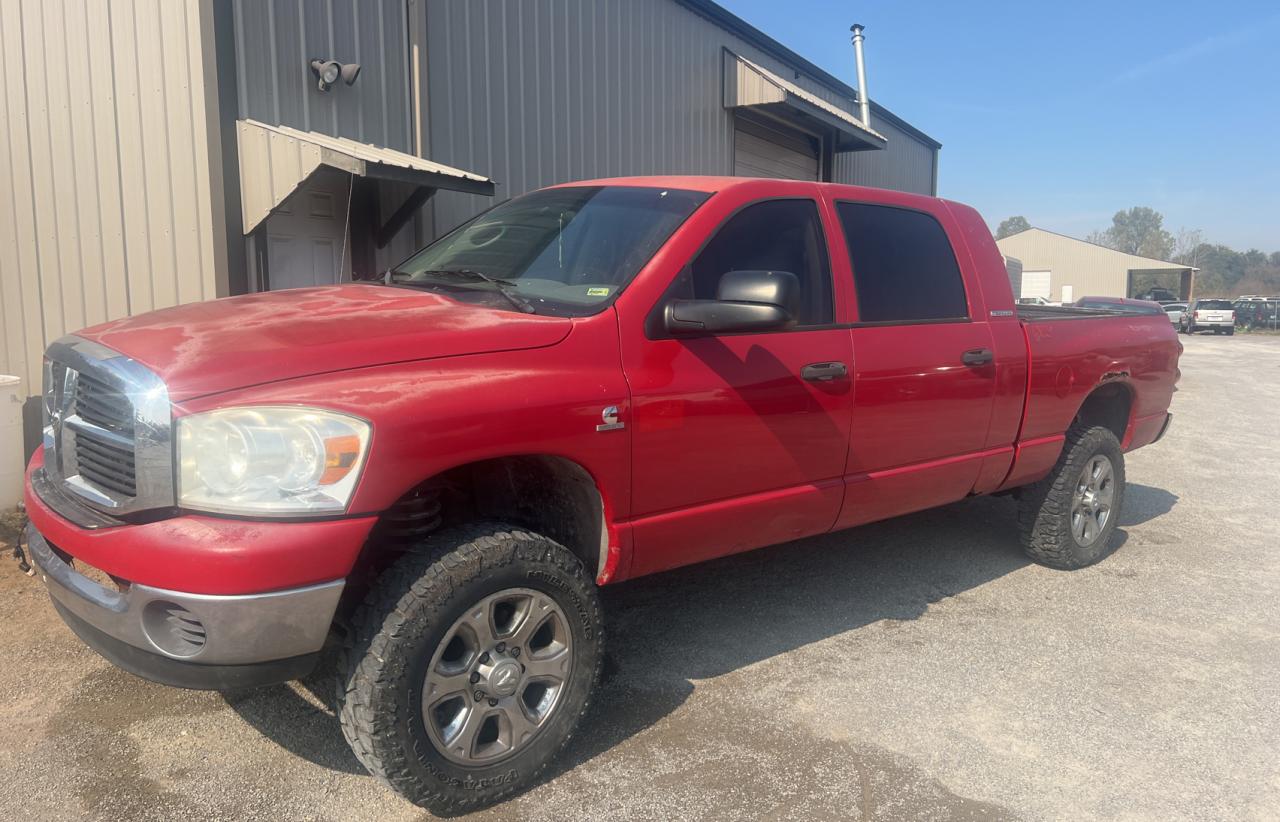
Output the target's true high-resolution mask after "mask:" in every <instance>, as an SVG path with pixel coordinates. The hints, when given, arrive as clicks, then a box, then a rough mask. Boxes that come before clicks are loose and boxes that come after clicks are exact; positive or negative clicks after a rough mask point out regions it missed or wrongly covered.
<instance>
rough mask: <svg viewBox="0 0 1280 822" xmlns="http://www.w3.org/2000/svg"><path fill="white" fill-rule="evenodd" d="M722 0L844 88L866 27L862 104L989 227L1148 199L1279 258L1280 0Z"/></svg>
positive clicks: (1087, 226)
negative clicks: (929, 155)
mask: <svg viewBox="0 0 1280 822" xmlns="http://www.w3.org/2000/svg"><path fill="white" fill-rule="evenodd" d="M720 2H721V3H722V4H723V5H724V6H725V7H726V8H728V9H729V10H731V11H733V12H734V13H735V14H737V15H739V16H740V17H742V18H744V19H745V20H747V21H748V22H750V23H751V24H752V25H754V26H756V27H757V28H759V29H762V30H763V31H765V32H766V33H768V34H770V35H771V36H773V37H774V38H775V39H777V40H780V41H781V42H783V43H784V44H786V45H787V46H789V47H791V48H792V49H794V50H795V51H797V52H799V53H800V54H802V55H804V56H805V57H807V58H808V59H809V60H811V61H813V62H814V63H817V64H818V65H819V66H822V67H823V68H825V69H826V70H827V71H830V72H831V73H833V74H835V75H837V76H838V77H840V78H842V79H844V80H846V81H847V82H849V83H850V84H851V85H856V83H854V81H853V78H854V67H853V50H852V47H851V46H850V45H849V25H850V23H853V22H860V23H862V24H863V25H865V26H866V27H867V41H866V49H867V84H868V85H869V86H870V88H871V96H872V98H873V99H875V100H876V101H877V102H879V103H881V104H883V105H884V106H886V107H887V108H889V109H890V110H891V111H893V112H894V113H895V114H897V115H899V116H900V117H902V118H904V119H906V120H907V121H908V122H910V123H912V124H913V125H915V126H917V127H918V128H920V129H921V130H923V131H924V132H926V133H927V134H930V135H932V136H933V137H935V138H936V139H937V140H939V141H940V142H941V143H942V144H943V148H942V160H941V164H940V173H939V180H938V188H939V194H940V195H941V196H944V197H948V198H951V199H956V200H960V201H962V202H967V203H970V204H971V205H973V206H975V207H977V208H978V209H979V210H980V211H981V212H982V214H983V216H985V217H986V218H987V221H988V222H990V223H991V224H992V225H995V224H996V223H997V222H999V221H1000V220H1001V219H1003V218H1005V217H1008V216H1010V215H1012V214H1023V215H1025V216H1026V217H1027V219H1028V220H1030V221H1031V224H1032V225H1036V226H1040V227H1043V228H1047V229H1050V230H1053V231H1060V232H1062V233H1064V234H1071V235H1074V236H1078V237H1083V236H1084V235H1085V234H1087V233H1088V232H1089V231H1091V230H1093V229H1099V228H1105V227H1106V226H1108V225H1110V223H1111V215H1112V214H1114V213H1115V212H1116V211H1118V210H1120V209H1122V208H1128V207H1130V206H1135V205H1145V206H1150V207H1152V208H1154V209H1156V210H1157V211H1159V212H1161V213H1162V214H1164V216H1165V227H1166V228H1167V229H1169V230H1171V231H1175V232H1176V231H1177V230H1178V229H1179V228H1181V227H1187V228H1199V229H1202V230H1203V231H1204V233H1205V236H1206V239H1208V240H1209V241H1210V242H1221V243H1225V244H1227V245H1230V246H1233V247H1236V248H1238V249H1240V250H1244V249H1247V248H1250V247H1256V248H1261V249H1262V250H1264V251H1267V252H1271V251H1277V250H1280V2H1275V0H1271V2H1263V1H1262V0H1253V2H1231V0H1226V2H1222V1H1221V0H1220V1H1219V2H1213V3H1204V4H1193V3H1189V2H1185V1H1184V0H1167V2H1155V0H1111V1H1110V2H1093V0H1087V1H1086V2H1072V3H1065V2H1064V3H1056V2H1054V3H1050V2H1037V1H1036V0H1024V1H1023V2H1017V3H1014V2H974V3H964V2H942V1H941V0H934V2H907V1H906V0H875V2H848V0H844V2H837V1H836V0H787V1H785V2H784V1H780V0H720ZM873 125H874V123H873Z"/></svg>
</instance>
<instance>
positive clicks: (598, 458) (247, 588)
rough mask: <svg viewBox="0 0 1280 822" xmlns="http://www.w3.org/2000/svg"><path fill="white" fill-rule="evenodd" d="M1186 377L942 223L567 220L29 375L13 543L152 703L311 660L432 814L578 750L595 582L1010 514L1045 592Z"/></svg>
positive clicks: (1146, 321)
mask: <svg viewBox="0 0 1280 822" xmlns="http://www.w3.org/2000/svg"><path fill="white" fill-rule="evenodd" d="M1181 350H1182V349H1181V345H1180V344H1179V343H1178V341H1177V339H1176V337H1175V335H1174V332H1173V329H1172V327H1171V326H1170V324H1169V321H1168V320H1167V319H1166V318H1165V317H1164V316H1163V315H1155V314H1152V315H1150V316H1147V315H1141V314H1133V313H1121V312H1115V311H1108V310H1105V309H1104V310H1088V309H1081V308H1038V307H1030V306H1015V305H1014V300H1013V295H1012V293H1011V290H1010V287H1009V281H1008V279H1007V277H1006V272H1005V266H1004V263H1003V260H1002V258H1001V256H1000V253H999V252H998V251H997V249H996V245H995V243H994V242H993V241H992V238H991V234H990V233H989V232H988V230H987V227H986V225H985V224H984V223H983V221H982V219H981V218H980V217H979V215H978V214H977V213H976V212H975V211H974V210H973V209H971V208H968V207H966V206H963V205H959V204H957V203H953V202H949V201H946V200H940V199H934V198H929V197H921V196H915V195H909V194H902V193H897V192H890V191H880V190H875V189H868V188H857V187H851V186H841V185H831V184H818V183H807V182H791V181H781V180H747V179H741V178H705V177H665V178H636V179H615V180H601V181H593V182H584V183H574V184H571V185H565V186H558V187H554V188H549V189H544V190H541V191H537V192H534V193H531V194H528V195H526V196H523V197H518V198H516V199H513V200H510V201H508V202H505V203H503V204H501V205H498V206H496V207H495V208H493V209H491V210H489V211H487V212H485V213H483V214H481V215H479V216H477V217H475V218H474V219H473V220H471V221H470V222H468V223H465V224H464V225H462V226H460V227H459V228H457V229H456V230H454V231H453V232H452V233H450V234H448V235H446V236H445V237H443V238H441V239H439V240H437V241H436V242H435V243H433V244H432V245H430V246H427V247H426V248H424V249H423V250H422V251H420V252H418V253H417V254H415V255H414V256H412V257H411V258H409V259H408V260H405V261H404V262H403V263H401V264H400V265H399V266H397V267H396V269H394V270H392V271H388V272H387V274H386V276H385V278H384V279H383V281H382V282H377V283H355V284H349V285H342V286H335V287H327V288H312V289H301V290H294V291H282V292H275V293H264V294H255V295H249V296H243V297H233V298H230V299H222V300H215V301H212V302H205V303H199V304H193V305H185V306H181V307H178V308H172V309H167V310H164V311H157V312H154V313H150V314H146V315H143V316H137V317H133V318H130V319H124V320H120V321H117V322H111V323H107V324H105V325H99V326H96V327H93V328H89V329H85V330H84V331H81V332H79V333H78V334H76V335H73V336H70V337H65V338H63V339H61V340H59V341H58V342H55V343H54V344H53V345H52V346H50V348H49V350H48V353H47V358H46V365H45V388H44V391H45V414H46V424H47V427H46V430H45V442H44V447H43V448H42V449H41V450H40V451H39V452H38V453H37V454H36V455H35V456H34V457H33V459H32V460H31V463H30V466H29V468H28V485H27V493H26V504H27V509H28V511H29V515H30V521H31V527H30V528H29V530H28V534H27V536H28V538H29V548H30V551H31V553H32V555H33V558H34V560H35V562H36V563H37V564H38V566H39V568H40V569H41V571H42V572H43V575H44V578H45V580H46V581H47V585H48V588H49V591H50V594H51V595H52V599H53V603H54V606H55V607H56V608H57V610H58V612H59V614H61V616H62V617H63V618H64V619H65V620H66V622H67V623H68V624H69V625H70V626H71V628H72V629H73V630H74V631H75V632H76V633H77V634H78V635H79V636H80V637H81V638H82V639H83V640H84V641H85V642H87V643H88V644H89V645H91V646H92V647H94V648H95V649H97V650H98V651H99V652H100V653H101V654H102V655H104V656H105V657H107V658H108V659H110V660H111V661H112V662H114V663H116V664H117V665H119V666H121V667H123V668H125V669H127V670H129V671H132V672H134V673H137V674H140V675H141V676H144V677H148V678H150V679H154V680H157V681H159V682H164V683H169V684H173V685H178V686H183V687H193V688H233V687H240V686H245V685H252V684H259V683H264V682H271V681H280V680H284V679H289V678H293V677H298V676H300V675H303V674H305V673H307V672H308V671H309V670H310V669H311V668H312V667H313V666H314V664H315V662H316V659H317V656H318V654H319V653H320V651H321V649H322V646H324V645H325V643H326V639H327V638H330V637H336V638H337V640H338V643H337V644H338V645H339V646H340V647H341V652H342V655H343V659H344V661H343V662H342V669H341V684H340V689H339V692H340V701H341V710H340V717H341V724H342V727H343V730H344V732H345V734H346V736H347V739H348V740H349V742H350V743H351V745H352V747H353V749H354V750H355V753H356V755H357V756H358V757H359V759H360V761H361V762H363V763H364V765H365V766H367V767H368V769H369V770H370V771H371V772H373V773H374V774H375V775H377V776H379V777H380V778H382V779H383V780H384V781H386V782H387V783H388V784H390V785H391V786H392V787H393V788H395V789H396V790H398V791H400V792H401V793H402V794H403V795H405V796H406V797H408V798H409V799H411V800H412V801H414V802H417V803H419V804H422V805H424V806H426V807H429V808H432V809H434V810H437V811H451V812H457V811H459V810H465V809H467V808H470V807H474V806H477V805H480V804H484V803H489V802H493V801H496V800H498V799H501V798H503V797H505V796H507V795H510V794H511V793H512V792H514V791H516V790H519V789H520V788H522V787H524V786H527V785H529V784H530V783H531V781H532V780H534V779H535V778H536V776H537V775H538V773H539V772H540V771H541V770H542V769H543V768H544V767H545V766H546V765H547V763H548V761H549V760H550V759H551V758H552V757H553V756H554V755H555V754H556V753H557V752H558V751H559V750H560V749H561V748H562V747H563V745H564V744H565V742H566V740H567V739H568V738H569V736H570V734H571V733H572V732H573V730H574V728H575V726H576V725H577V723H578V721H579V719H580V717H581V715H582V714H583V711H584V710H585V707H586V705H587V701H588V698H589V696H590V694H591V692H592V689H593V687H594V685H595V682H596V679H597V676H598V673H599V671H600V666H601V659H602V652H603V649H604V642H605V634H604V633H603V630H602V628H603V626H602V624H601V610H600V604H599V599H598V595H597V590H596V589H597V586H599V585H604V584H606V583H612V582H617V581H620V580H625V579H630V578H633V577H638V576H641V575H644V574H652V573H655V572H658V571H663V570H666V569H669V568H675V567H677V566H681V565H686V564H689V563H694V562H700V561H702V560H707V559H711V558H713V557H720V556H724V555H727V554H732V553H735V552H738V551H747V550H750V549H753V548H757V547H760V546H763V545H769V544H772V543H779V542H784V541H787V540H793V539H796V538H799V537H805V536H809V535H812V534H821V533H824V532H828V531H832V530H834V529H841V528H848V527H850V526H854V525H859V524H861V523H865V522H870V521H872V520H878V519H883V518H886V517H893V516H897V515H899V514H905V513H908V512H911V511H918V510H921V509H924V508H928V507H930V506H936V505H943V504H946V503H950V502H954V501H956V500H960V499H963V498H964V497H967V496H971V495H975V494H994V493H1001V492H1012V493H1015V494H1016V495H1017V496H1018V498H1019V500H1020V515H1019V521H1018V526H1017V527H1018V531H1019V534H1020V538H1021V542H1022V546H1023V548H1024V549H1025V550H1026V551H1027V552H1028V553H1029V554H1030V555H1031V556H1032V557H1033V558H1034V559H1036V560H1038V561H1040V562H1043V563H1045V564H1047V565H1051V566H1054V567H1059V568H1078V567H1081V566H1085V565H1089V564H1090V563H1093V562H1097V561H1098V560H1099V559H1101V558H1102V557H1104V556H1105V555H1106V553H1107V551H1108V546H1109V540H1110V537H1111V535H1112V533H1113V532H1114V530H1115V527H1116V520H1117V517H1118V516H1119V512H1120V510H1121V506H1122V503H1123V500H1124V488H1125V485H1124V483H1125V475H1124V458H1123V454H1124V452H1125V451H1128V450H1131V449H1134V448H1138V447H1141V446H1143V445H1147V444H1149V443H1152V442H1155V441H1156V440H1157V439H1159V438H1160V437H1161V436H1162V435H1163V434H1164V432H1165V430H1166V428H1167V427H1168V424H1169V419H1170V416H1169V414H1168V407H1169V403H1170V399H1171V397H1172V394H1173V391H1174V385H1175V383H1176V382H1177V378H1178V367H1177V366H1178V357H1179V354H1180V352H1181ZM1011 525H1012V523H1011ZM93 569H96V572H95V571H94V570H93Z"/></svg>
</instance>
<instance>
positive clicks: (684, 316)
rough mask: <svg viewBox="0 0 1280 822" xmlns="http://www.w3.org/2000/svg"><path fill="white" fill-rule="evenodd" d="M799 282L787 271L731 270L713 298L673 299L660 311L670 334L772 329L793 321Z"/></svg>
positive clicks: (722, 332) (681, 334)
mask: <svg viewBox="0 0 1280 822" xmlns="http://www.w3.org/2000/svg"><path fill="white" fill-rule="evenodd" d="M799 307H800V281H799V279H797V277H796V275H794V274H792V273H791V272H789V271H730V272H729V273H727V274H725V275H724V276H723V277H721V278H720V285H719V287H718V288H717V289H716V299H714V300H673V301H671V302H670V303H668V304H667V307H666V310H665V311H664V312H663V324H664V325H665V327H666V330H667V332H668V333H669V334H672V335H679V336H691V335H699V334H727V333H742V332H749V331H774V330H778V329H783V328H790V327H791V326H793V325H795V324H796V316H797V315H798V314H799Z"/></svg>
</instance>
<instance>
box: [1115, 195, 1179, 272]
mask: <svg viewBox="0 0 1280 822" xmlns="http://www.w3.org/2000/svg"><path fill="white" fill-rule="evenodd" d="M1106 238H1107V242H1106V243H1105V245H1107V246H1108V247H1110V248H1114V249H1115V250H1117V251H1124V252H1126V253H1128V254H1137V255H1139V256H1142V257H1154V258H1155V259H1157V260H1167V259H1169V257H1171V256H1172V255H1173V235H1172V234H1170V233H1169V232H1168V231H1165V230H1164V217H1163V216H1162V215H1161V214H1160V212H1158V211H1156V210H1155V209H1153V208H1147V207H1146V206H1134V207H1133V208H1131V209H1129V210H1128V211H1117V212H1116V215H1115V216H1114V217H1112V218H1111V228H1108V229H1107V231H1106Z"/></svg>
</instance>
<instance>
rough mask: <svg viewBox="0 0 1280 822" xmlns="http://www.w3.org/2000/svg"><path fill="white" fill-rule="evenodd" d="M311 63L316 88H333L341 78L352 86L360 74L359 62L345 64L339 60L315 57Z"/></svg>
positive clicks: (322, 89) (326, 89) (324, 89)
mask: <svg viewBox="0 0 1280 822" xmlns="http://www.w3.org/2000/svg"><path fill="white" fill-rule="evenodd" d="M309 65H310V66H311V73H312V74H314V75H315V76H316V88H318V89H320V90H321V91H328V90H329V89H331V88H333V86H334V84H335V83H337V82H338V81H339V80H341V81H342V82H344V83H346V84H347V85H349V86H350V85H352V84H354V83H355V81H356V78H357V77H359V76H360V64H359V63H345V64H344V63H339V62H338V61H337V60H321V59H320V58H319V57H313V58H311V62H310V64H309Z"/></svg>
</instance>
